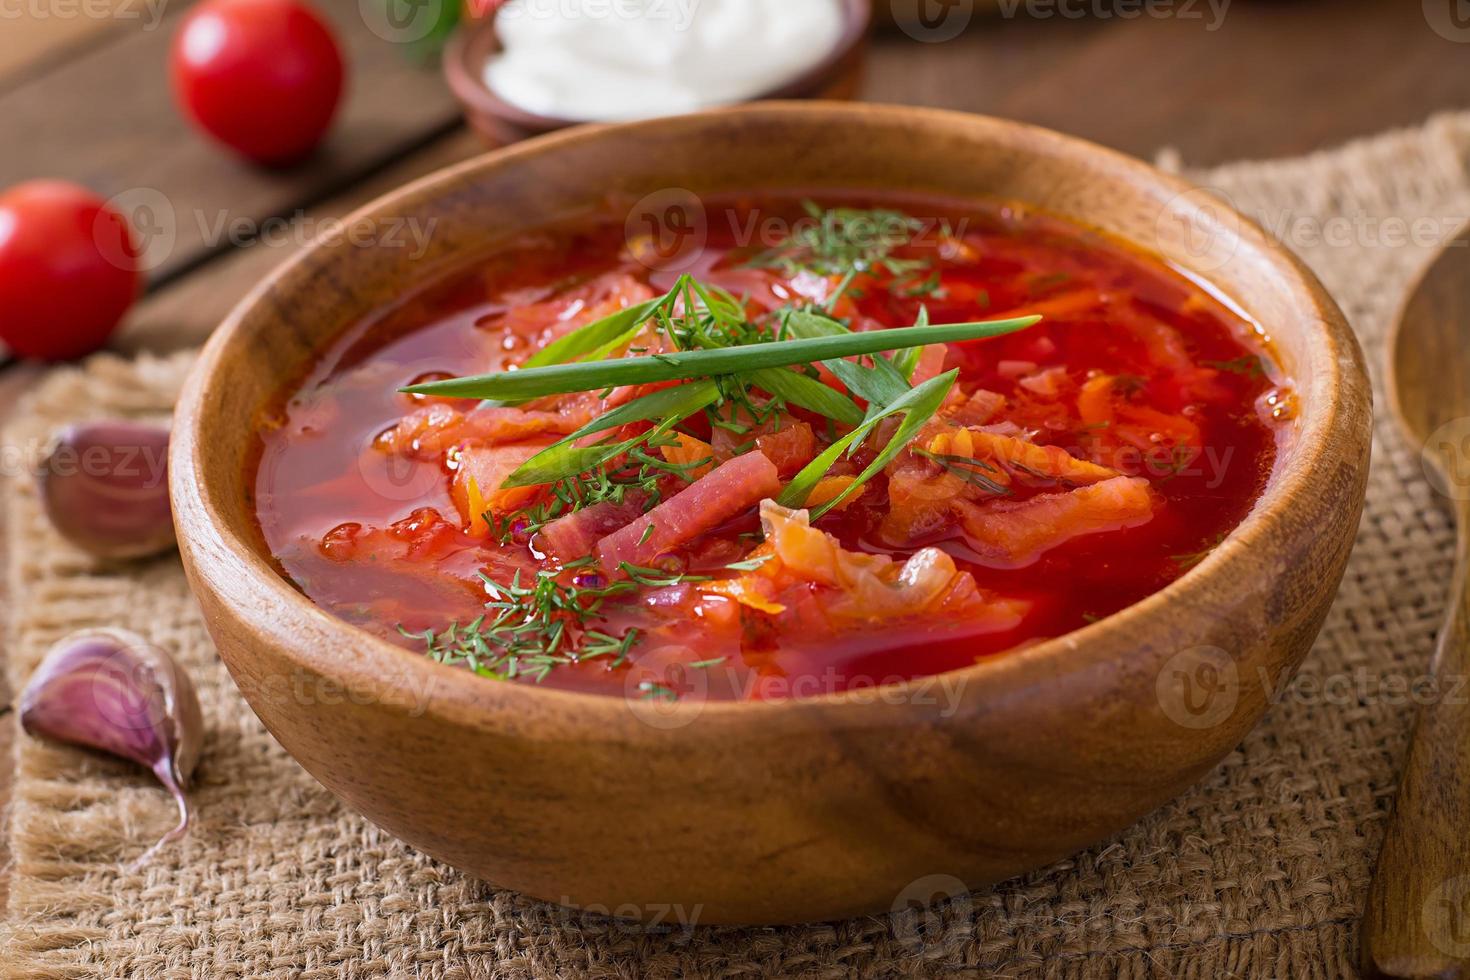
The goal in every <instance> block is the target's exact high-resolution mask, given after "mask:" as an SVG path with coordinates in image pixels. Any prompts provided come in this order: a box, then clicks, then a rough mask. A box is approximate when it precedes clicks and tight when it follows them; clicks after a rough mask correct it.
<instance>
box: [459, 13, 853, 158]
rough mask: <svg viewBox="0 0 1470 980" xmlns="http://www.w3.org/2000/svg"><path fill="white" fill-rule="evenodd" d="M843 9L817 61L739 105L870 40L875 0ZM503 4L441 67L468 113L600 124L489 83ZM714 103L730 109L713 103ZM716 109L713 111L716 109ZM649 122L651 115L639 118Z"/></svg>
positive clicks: (801, 78) (787, 90)
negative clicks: (546, 111) (526, 101)
mask: <svg viewBox="0 0 1470 980" xmlns="http://www.w3.org/2000/svg"><path fill="white" fill-rule="evenodd" d="M837 2H838V3H839V4H840V5H841V7H842V11H843V28H842V33H841V34H840V35H839V36H838V39H837V43H836V44H834V45H833V46H832V50H831V51H829V52H827V54H826V56H825V57H823V58H822V59H821V60H820V61H818V62H817V63H816V64H814V65H812V66H811V67H810V68H808V69H806V70H804V71H802V72H800V73H799V74H797V75H794V76H792V77H791V78H790V79H788V80H786V81H784V82H782V83H781V84H780V85H776V86H773V87H771V88H769V89H766V90H765V91H763V92H761V93H759V94H758V95H753V96H751V97H750V98H749V99H744V100H742V101H741V102H740V103H736V104H737V105H743V104H745V103H748V102H757V101H775V100H783V99H799V98H801V97H802V96H803V95H805V94H806V93H807V92H809V91H810V90H811V89H812V88H813V87H814V86H816V85H818V84H819V83H821V82H822V81H823V80H824V79H825V78H826V77H827V76H828V75H830V74H831V73H832V72H833V71H834V70H835V69H836V68H837V66H838V65H840V64H842V62H843V61H844V60H846V59H847V58H848V57H850V56H851V55H852V53H853V52H854V51H856V50H857V49H858V48H859V47H861V46H862V45H863V44H864V43H865V42H866V40H867V38H868V35H869V33H870V31H871V28H872V24H873V16H874V15H873V0H837ZM503 7H504V4H503V3H500V4H497V5H496V6H495V8H494V9H493V10H492V11H491V12H490V13H489V14H487V15H486V16H485V17H483V18H481V19H479V20H477V21H475V22H474V23H472V24H469V25H467V26H466V27H464V28H461V29H460V30H458V31H455V32H454V35H453V36H452V37H450V39H449V41H448V43H447V44H445V46H444V56H443V58H442V60H441V66H442V69H443V72H444V79H445V81H446V82H448V84H449V88H450V91H452V92H453V93H454V95H455V97H456V98H458V99H459V101H460V102H461V103H462V104H463V105H464V107H465V108H466V110H467V112H470V113H473V114H475V115H481V116H488V117H493V118H496V119H500V120H502V121H505V122H509V123H511V124H513V125H515V126H517V127H519V128H521V129H524V130H528V131H531V132H536V133H545V132H551V131H554V130H558V129H566V128H568V127H571V126H582V125H597V124H598V123H599V121H598V120H588V119H568V118H564V117H561V116H548V115H543V114H541V113H539V112H532V111H531V110H529V109H523V108H521V107H520V106H518V105H516V104H515V103H513V102H509V101H507V100H506V99H503V98H501V97H500V96H499V95H497V94H496V93H495V91H494V90H493V89H492V88H490V86H488V85H486V84H485V80H484V67H485V62H486V61H487V60H488V59H489V57H490V54H491V50H490V49H491V48H492V46H493V45H494V44H495V43H496V33H495V21H496V18H498V17H499V16H500V11H501V10H502V9H503ZM713 108H725V107H723V106H721V107H713ZM713 108H712V110H710V111H713ZM636 121H638V122H646V121H647V120H636Z"/></svg>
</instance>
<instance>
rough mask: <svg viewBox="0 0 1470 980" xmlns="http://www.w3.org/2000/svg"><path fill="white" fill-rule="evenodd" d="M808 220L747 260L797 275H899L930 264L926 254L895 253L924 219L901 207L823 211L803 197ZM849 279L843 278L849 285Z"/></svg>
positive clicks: (917, 230) (754, 265)
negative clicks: (905, 255)
mask: <svg viewBox="0 0 1470 980" xmlns="http://www.w3.org/2000/svg"><path fill="white" fill-rule="evenodd" d="M802 206H803V208H804V209H805V210H806V213H807V217H808V219H809V220H807V221H802V222H797V223H796V224H795V225H794V227H793V228H792V233H791V235H790V237H789V238H788V239H787V240H786V241H784V242H782V243H781V244H779V245H777V246H774V247H773V248H769V249H766V250H765V251H763V252H760V253H759V254H757V255H755V256H754V257H753V258H751V259H750V261H749V262H748V263H747V264H748V265H750V266H753V267H756V268H765V269H779V270H780V271H781V272H782V274H783V275H787V276H794V275H796V274H798V273H799V272H802V271H811V272H815V273H817V274H818V275H823V276H834V275H835V276H844V277H848V278H849V279H850V277H851V276H852V275H854V274H856V273H861V272H873V271H876V270H879V269H885V270H887V271H888V272H890V273H892V274H893V275H895V276H900V275H912V274H914V273H915V272H918V271H919V270H921V269H926V268H927V267H928V265H929V263H928V262H927V261H925V260H924V259H900V258H896V257H894V255H893V253H894V252H895V251H896V250H897V249H900V248H902V247H903V246H905V245H907V244H909V243H910V242H911V241H913V240H914V236H916V235H917V234H919V233H920V232H921V231H923V230H924V223H923V222H922V221H920V220H918V219H917V218H912V217H910V216H909V215H906V214H904V213H902V212H900V211H889V210H885V209H882V208H873V209H860V208H831V209H827V210H824V209H823V208H821V207H819V206H818V205H817V204H815V203H814V202H812V201H804V202H803V203H802ZM847 284H848V283H847V282H844V283H843V287H844V288H846V286H847Z"/></svg>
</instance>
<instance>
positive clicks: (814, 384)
mask: <svg viewBox="0 0 1470 980" xmlns="http://www.w3.org/2000/svg"><path fill="white" fill-rule="evenodd" d="M844 363H845V362H844ZM750 383H751V384H753V385H755V386H756V387H757V388H764V389H765V390H766V391H768V392H770V393H771V394H773V395H775V396H776V397H777V398H780V399H781V400H782V401H785V402H788V403H789V404H792V405H800V406H801V407H802V408H804V409H806V410H807V411H809V412H816V413H817V414H818V415H822V416H825V417H826V418H829V419H833V420H835V421H837V422H841V423H842V424H843V425H859V424H861V423H862V421H863V410H862V409H861V408H858V407H857V403H856V402H854V401H853V400H852V399H851V398H848V397H847V396H846V395H844V394H842V393H841V392H840V391H834V390H832V389H831V388H830V387H828V386H827V385H824V384H822V382H820V381H818V380H816V379H815V378H809V377H807V376H806V375H804V374H798V373H796V372H795V371H788V370H786V369H785V368H761V369H760V370H759V371H752V372H750Z"/></svg>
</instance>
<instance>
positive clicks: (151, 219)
mask: <svg viewBox="0 0 1470 980" xmlns="http://www.w3.org/2000/svg"><path fill="white" fill-rule="evenodd" d="M107 206H108V207H109V208H111V209H112V210H113V211H116V212H117V213H118V214H120V215H122V218H123V220H124V221H125V222H127V225H128V228H129V230H130V231H131V232H132V245H133V247H134V248H135V249H136V250H137V253H136V254H133V253H131V252H130V251H129V250H128V245H127V243H126V242H124V241H123V240H122V239H121V238H120V236H118V234H117V226H116V224H115V223H114V222H112V221H110V220H108V219H107V212H106V211H103V212H102V213H100V214H99V215H98V216H97V220H96V221H95V222H94V223H93V226H92V234H93V238H94V239H95V241H96V242H97V248H98V250H99V251H101V252H102V257H103V258H105V259H106V260H107V261H109V262H111V263H112V264H113V265H115V266H117V267H118V268H120V269H136V270H138V271H139V272H148V271H149V270H151V269H156V268H158V267H159V266H160V265H162V264H163V263H164V262H167V261H168V258H169V256H171V255H173V252H174V244H175V243H176V242H177V241H178V237H179V235H178V231H179V229H178V218H177V216H176V215H175V213H174V206H173V204H172V203H170V201H169V199H168V198H167V197H165V196H164V195H163V192H162V191H158V190H155V189H154V188H152V187H133V188H130V189H128V190H125V191H122V192H121V193H118V194H114V195H112V197H110V198H108V199H107Z"/></svg>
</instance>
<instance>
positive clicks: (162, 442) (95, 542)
mask: <svg viewBox="0 0 1470 980" xmlns="http://www.w3.org/2000/svg"><path fill="white" fill-rule="evenodd" d="M168 436H169V432H168V429H166V428H164V427H163V426H159V425H148V424H144V423H140V422H129V421H123V420H106V421H100V422H84V423H81V424H78V425H72V426H68V427H66V428H65V429H62V430H61V431H60V432H58V433H57V434H56V436H55V437H54V438H53V439H52V441H51V445H50V448H49V450H48V451H47V454H46V458H45V459H44V460H43V461H42V462H41V465H40V466H39V468H38V469H37V473H36V478H37V482H38V485H39V487H40V490H41V500H42V503H43V504H44V506H45V508H46V516H47V517H49V518H50V520H51V524H52V526H53V527H55V528H56V530H57V531H58V532H59V533H60V534H61V536H62V537H64V538H66V539H67V540H68V541H70V542H71V543H72V544H74V545H76V546H77V547H79V548H81V549H83V550H85V551H88V552H91V553H92V554H94V555H97V556H98V557H101V558H144V557H147V556H149V555H156V554H159V553H160V552H163V551H167V550H168V549H169V548H171V547H173V543H174V526H173V516H172V512H171V510H170V508H169V501H168Z"/></svg>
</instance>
